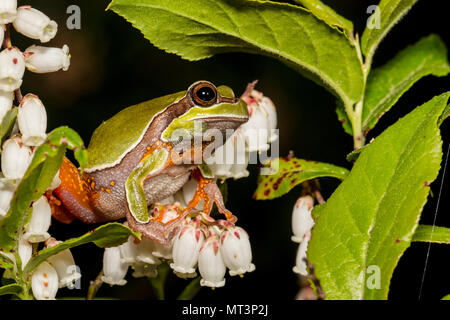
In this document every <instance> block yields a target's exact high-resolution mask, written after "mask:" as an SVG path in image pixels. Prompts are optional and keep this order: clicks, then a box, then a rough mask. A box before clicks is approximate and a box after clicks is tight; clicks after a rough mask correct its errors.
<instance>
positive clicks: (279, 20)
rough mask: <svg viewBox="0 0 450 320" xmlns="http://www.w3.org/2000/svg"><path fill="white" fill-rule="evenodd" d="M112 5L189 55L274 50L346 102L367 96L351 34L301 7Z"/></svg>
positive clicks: (177, 2)
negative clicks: (330, 25)
mask: <svg viewBox="0 0 450 320" xmlns="http://www.w3.org/2000/svg"><path fill="white" fill-rule="evenodd" d="M108 9H111V10H113V11H114V12H116V13H117V14H119V15H121V16H122V17H124V18H125V19H126V20H127V21H129V22H131V23H132V24H133V26H134V27H135V28H137V29H139V30H140V31H141V32H142V33H143V34H144V36H145V38H147V39H148V40H150V41H151V42H152V43H153V44H154V45H155V46H156V47H158V48H160V49H163V50H165V51H167V52H170V53H175V54H178V55H180V56H181V57H183V58H185V59H188V60H200V59H205V58H208V57H211V56H213V55H215V54H218V53H224V52H234V51H241V52H249V53H257V54H263V55H268V56H271V57H275V58H277V59H280V60H281V61H283V62H284V63H286V64H288V65H289V66H291V67H293V68H295V69H296V70H298V71H300V72H302V73H304V72H305V71H306V74H307V75H308V77H310V78H313V79H314V80H315V81H317V82H319V83H322V84H325V85H326V87H328V88H331V90H332V92H334V93H335V94H336V95H337V96H339V97H340V98H341V99H342V100H343V101H344V102H345V104H346V105H352V104H354V102H356V101H358V100H359V99H360V98H361V96H362V91H363V75H362V69H361V64H360V62H359V59H358V56H357V53H356V50H355V48H354V47H353V46H352V45H351V44H350V43H349V41H348V40H347V38H346V37H345V35H343V34H342V33H341V32H339V31H338V30H335V29H333V28H330V27H329V26H328V25H327V24H326V23H324V22H322V21H320V20H319V19H317V18H316V17H315V16H314V15H312V14H311V13H310V12H308V11H307V10H305V9H303V8H301V7H298V6H294V5H290V4H287V3H277V2H271V1H256V0H255V1H249V0H216V1H210V0H190V1H185V0H141V1H139V2H136V1H134V0H113V1H111V3H110V5H109V7H108ZM337 62H339V63H337Z"/></svg>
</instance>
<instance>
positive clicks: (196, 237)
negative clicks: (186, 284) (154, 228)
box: [170, 221, 205, 278]
mask: <svg viewBox="0 0 450 320" xmlns="http://www.w3.org/2000/svg"><path fill="white" fill-rule="evenodd" d="M204 239H205V236H204V235H203V232H202V230H201V229H200V226H199V222H198V221H192V222H190V223H188V224H186V225H185V226H184V227H183V228H182V229H181V231H180V233H179V234H178V235H177V236H176V237H175V240H174V243H173V250H172V258H173V263H171V264H170V267H171V268H172V269H173V270H174V273H175V274H176V275H177V276H179V277H181V278H193V277H195V276H196V275H197V273H196V272H195V267H196V265H197V262H198V255H199V251H200V248H201V246H202V244H203V241H204Z"/></svg>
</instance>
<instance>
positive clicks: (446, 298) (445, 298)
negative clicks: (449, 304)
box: [441, 294, 450, 300]
mask: <svg viewBox="0 0 450 320" xmlns="http://www.w3.org/2000/svg"><path fill="white" fill-rule="evenodd" d="M441 300H450V294H448V295H446V296H444V297H443V298H442V299H441Z"/></svg>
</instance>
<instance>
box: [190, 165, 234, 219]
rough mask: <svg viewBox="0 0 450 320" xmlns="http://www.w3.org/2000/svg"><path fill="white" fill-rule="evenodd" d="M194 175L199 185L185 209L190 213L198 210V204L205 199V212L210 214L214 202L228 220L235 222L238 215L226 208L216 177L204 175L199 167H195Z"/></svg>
mask: <svg viewBox="0 0 450 320" xmlns="http://www.w3.org/2000/svg"><path fill="white" fill-rule="evenodd" d="M192 177H193V178H194V179H196V180H197V181H198V186H197V190H196V191H195V194H194V197H193V198H192V200H191V201H189V203H188V205H187V207H186V209H185V210H184V211H186V212H187V213H190V212H192V211H193V210H196V207H197V205H198V204H199V203H200V201H202V200H203V201H204V206H203V213H204V214H207V215H209V214H210V213H211V210H212V207H213V204H214V203H215V204H216V206H217V209H218V210H219V212H220V213H222V214H223V215H225V217H226V218H227V220H228V221H230V222H231V223H235V222H236V221H237V217H236V216H234V215H233V214H232V213H231V211H230V210H228V209H227V208H225V203H224V201H223V196H222V193H221V192H220V189H219V187H218V186H217V184H216V182H215V181H214V179H209V178H205V177H203V175H202V174H201V172H200V170H199V169H195V170H194V171H193V172H192ZM184 211H183V212H184Z"/></svg>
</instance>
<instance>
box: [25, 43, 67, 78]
mask: <svg viewBox="0 0 450 320" xmlns="http://www.w3.org/2000/svg"><path fill="white" fill-rule="evenodd" d="M24 57H25V66H26V68H27V69H28V70H30V71H32V72H35V73H47V72H55V71H58V70H61V69H62V70H63V71H67V70H68V69H69V66H70V54H69V47H68V46H67V45H64V46H63V47H62V48H61V49H60V48H48V47H42V46H36V45H32V46H31V47H28V48H27V49H26V50H25V52H24Z"/></svg>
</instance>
